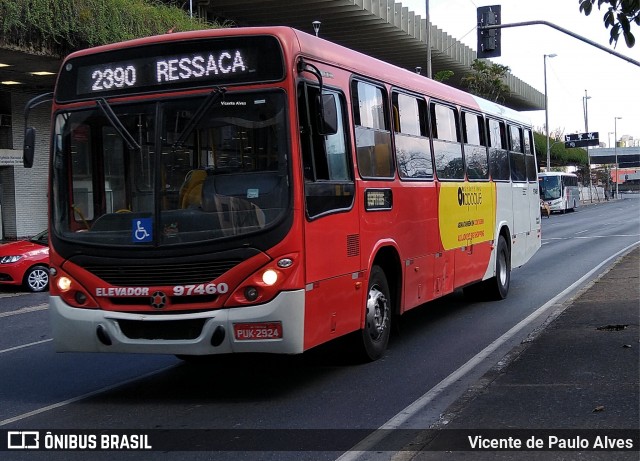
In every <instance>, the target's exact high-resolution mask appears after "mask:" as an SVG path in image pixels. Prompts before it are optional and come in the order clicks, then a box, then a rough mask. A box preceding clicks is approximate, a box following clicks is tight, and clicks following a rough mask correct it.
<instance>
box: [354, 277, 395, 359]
mask: <svg viewBox="0 0 640 461" xmlns="http://www.w3.org/2000/svg"><path fill="white" fill-rule="evenodd" d="M391 312H392V309H391V294H390V291H389V284H388V283H387V277H386V276H385V273H384V271H383V270H382V268H381V267H380V266H373V267H372V268H371V274H370V276H369V283H368V288H367V304H366V306H365V323H364V327H363V328H362V330H360V332H359V335H358V336H359V339H360V341H359V343H360V346H361V347H360V349H361V352H362V354H361V356H362V357H363V358H364V359H365V360H367V361H374V360H377V359H379V358H380V357H382V355H383V354H384V351H385V350H386V349H387V344H388V343H389V333H390V331H391Z"/></svg>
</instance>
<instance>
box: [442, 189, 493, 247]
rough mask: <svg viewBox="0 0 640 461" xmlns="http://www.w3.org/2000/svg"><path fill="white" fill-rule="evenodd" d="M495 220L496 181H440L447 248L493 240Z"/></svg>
mask: <svg viewBox="0 0 640 461" xmlns="http://www.w3.org/2000/svg"><path fill="white" fill-rule="evenodd" d="M495 220H496V187H495V184H494V183H493V182H477V183H473V182H455V183H454V182H451V183H449V182H446V183H445V182H443V183H440V193H439V196H438V222H439V226H440V239H441V240H442V246H443V248H444V249H445V250H451V249H454V248H460V247H463V246H469V245H471V244H474V243H480V242H486V241H490V240H493V232H494V229H495Z"/></svg>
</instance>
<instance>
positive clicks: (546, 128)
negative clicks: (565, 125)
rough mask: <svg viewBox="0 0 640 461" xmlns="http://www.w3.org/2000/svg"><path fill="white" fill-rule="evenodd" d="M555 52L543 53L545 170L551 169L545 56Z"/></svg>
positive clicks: (551, 55) (548, 56)
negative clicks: (545, 139)
mask: <svg viewBox="0 0 640 461" xmlns="http://www.w3.org/2000/svg"><path fill="white" fill-rule="evenodd" d="M556 56H558V55H557V54H553V53H552V54H545V55H544V127H545V130H546V138H547V171H551V148H550V147H549V101H548V98H547V58H555V57H556Z"/></svg>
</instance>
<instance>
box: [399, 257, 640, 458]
mask: <svg viewBox="0 0 640 461" xmlns="http://www.w3.org/2000/svg"><path fill="white" fill-rule="evenodd" d="M639 319H640V248H637V247H636V248H635V249H634V250H632V251H631V252H630V253H628V254H627V255H626V256H624V257H623V258H622V259H621V260H619V261H618V262H617V264H615V265H614V266H613V268H612V269H610V270H609V272H607V273H606V274H605V275H604V276H602V277H601V278H600V279H598V280H597V281H596V282H595V283H593V285H592V286H591V287H589V288H588V289H587V290H586V291H584V292H583V293H582V294H581V295H580V296H579V297H578V298H577V299H575V300H574V301H573V302H572V303H571V304H570V305H569V306H568V307H567V308H566V309H565V310H564V311H563V312H562V313H561V314H560V315H559V316H558V317H557V318H556V319H555V320H553V321H552V322H551V323H550V324H549V325H548V326H547V327H546V328H545V329H544V330H543V331H542V332H541V333H540V334H539V335H538V336H537V337H536V338H534V339H533V340H532V341H531V342H529V343H526V344H522V345H521V346H520V347H518V348H517V349H516V350H514V351H512V352H511V353H510V354H509V356H508V357H506V358H505V360H506V361H508V364H507V365H506V366H503V367H502V368H500V367H496V368H494V369H493V370H491V371H490V372H488V373H487V374H486V375H485V376H484V377H483V378H482V379H481V381H480V383H478V385H477V386H475V387H474V389H471V390H470V391H468V392H467V393H466V394H465V395H464V396H463V397H462V398H460V399H459V400H458V401H457V402H456V403H454V404H453V405H452V406H451V407H449V409H448V410H447V413H446V414H444V415H443V416H442V418H441V419H440V422H439V423H438V425H437V426H436V427H434V428H432V429H435V430H434V431H427V432H425V435H424V437H423V438H424V440H419V439H418V440H415V441H414V443H413V444H411V446H410V447H405V450H410V451H404V452H399V453H396V455H395V456H394V458H393V459H394V460H404V461H408V460H412V461H426V460H458V459H465V460H466V459H470V460H474V461H475V460H523V459H526V460H554V459H555V460H600V459H602V460H626V459H629V460H638V459H639V458H640V456H639V452H640V450H639V448H638V436H639V434H640V410H639V409H640V401H639V394H640V371H639V362H640V354H639V351H640V337H639ZM624 429H627V430H634V431H618V430H624ZM487 430H492V431H487ZM608 430H615V431H610V432H607V431H608ZM563 431H564V432H563ZM475 434H477V435H481V436H487V437H494V438H503V437H504V438H508V437H510V436H512V437H514V438H520V437H521V441H522V442H523V446H524V438H525V437H526V438H527V439H528V438H531V437H532V436H533V437H538V436H539V437H540V438H544V442H543V443H544V448H546V449H548V448H550V446H551V445H553V446H551V448H552V451H548V450H522V449H520V450H514V449H511V450H507V451H497V450H491V451H485V450H475V449H472V448H471V446H470V444H471V440H469V436H471V437H474V436H475ZM607 434H609V435H610V436H616V435H617V436H624V438H623V440H627V438H628V436H629V435H630V436H632V437H634V442H633V450H632V451H628V450H627V451H621V450H615V451H614V450H607V451H605V450H593V444H594V440H595V438H596V437H598V436H601V438H604V436H605V435H607ZM549 437H557V438H558V442H559V443H558V444H552V443H551V441H550V440H549ZM563 437H567V440H565V442H566V445H567V447H568V448H570V447H571V444H575V443H578V448H584V447H585V446H586V445H585V444H587V445H588V444H591V446H590V448H589V449H581V450H562V449H559V448H558V447H559V446H561V445H560V444H562V443H563V441H562V440H563V439H562V438H563ZM577 438H582V439H583V440H577ZM584 439H587V440H584ZM553 440H554V441H555V439H553ZM452 443H453V446H452ZM580 444H583V445H582V446H580ZM448 446H449V447H450V448H447V447H448ZM487 447H490V445H487ZM598 448H599V447H598Z"/></svg>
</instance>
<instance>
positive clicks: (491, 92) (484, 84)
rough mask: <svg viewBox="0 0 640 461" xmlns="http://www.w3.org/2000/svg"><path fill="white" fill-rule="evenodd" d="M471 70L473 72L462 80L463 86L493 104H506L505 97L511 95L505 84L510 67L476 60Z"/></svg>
mask: <svg viewBox="0 0 640 461" xmlns="http://www.w3.org/2000/svg"><path fill="white" fill-rule="evenodd" d="M471 69H472V70H473V72H472V73H471V74H469V75H466V76H465V77H463V78H462V80H461V82H462V85H464V86H465V87H466V88H467V89H468V90H469V92H470V93H472V94H475V95H476V96H480V97H482V98H485V99H488V100H489V101H493V102H498V103H502V102H504V99H505V96H507V95H508V94H509V93H510V90H509V86H508V85H507V84H506V83H504V78H505V77H506V75H507V73H508V72H509V67H508V66H503V65H502V64H495V63H492V62H490V61H486V60H480V59H475V60H474V61H473V64H471Z"/></svg>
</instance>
